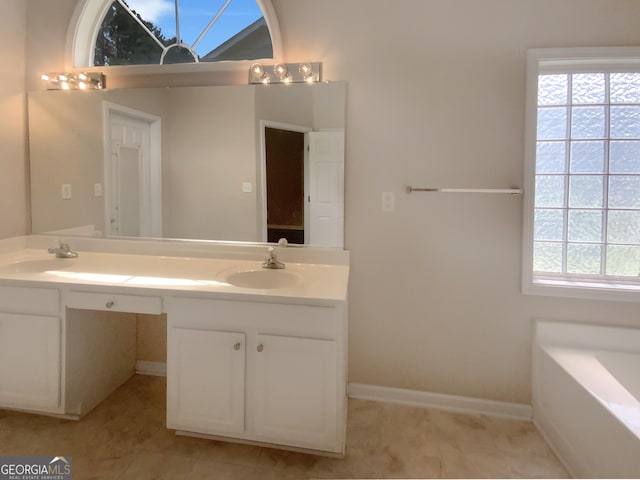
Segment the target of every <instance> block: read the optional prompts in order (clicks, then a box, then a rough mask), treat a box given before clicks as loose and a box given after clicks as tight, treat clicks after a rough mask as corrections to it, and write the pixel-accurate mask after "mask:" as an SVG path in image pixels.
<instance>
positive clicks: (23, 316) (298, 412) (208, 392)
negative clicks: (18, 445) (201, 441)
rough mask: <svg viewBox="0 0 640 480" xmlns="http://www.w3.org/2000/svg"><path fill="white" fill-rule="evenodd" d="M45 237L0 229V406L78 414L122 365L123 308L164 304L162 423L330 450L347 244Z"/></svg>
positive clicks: (337, 438) (343, 349)
mask: <svg viewBox="0 0 640 480" xmlns="http://www.w3.org/2000/svg"><path fill="white" fill-rule="evenodd" d="M55 241H56V238H55V237H47V236H29V237H19V238H13V239H7V240H2V241H0V408H12V409H19V410H25V411H31V412H34V413H42V414H49V415H60V416H66V417H69V418H75V419H78V418H81V417H82V416H83V415H84V414H86V413H87V412H88V411H90V410H91V409H92V408H93V407H94V406H96V405H97V404H98V403H100V402H101V401H102V400H103V399H104V398H105V397H106V396H107V395H109V394H110V393H111V392H112V391H113V390H115V389H116V388H117V387H118V386H119V385H121V384H122V383H123V382H125V381H126V380H127V379H128V378H130V376H131V375H132V374H133V372H134V365H135V334H136V332H135V314H139V313H144V314H165V313H166V315H167V428H170V429H175V430H176V431H177V432H178V433H181V434H186V435H196V436H206V437H211V438H218V439H223V440H224V439H226V440H230V441H239V442H244V443H256V444H269V445H275V446H280V447H282V448H288V449H294V450H302V451H311V452H316V453H324V454H330V455H343V454H344V446H345V427H346V411H347V410H346V404H347V392H346V385H347V283H348V275H349V255H348V252H345V251H343V250H339V249H314V248H291V247H290V248H286V249H277V253H278V256H279V259H280V260H281V261H284V262H285V264H286V268H285V269H284V270H273V271H269V270H265V269H262V268H261V262H262V260H263V258H264V256H265V254H266V251H267V250H266V247H265V246H264V245H257V244H210V243H195V242H168V241H127V240H117V241H113V240H104V239H91V238H77V239H73V240H71V241H70V242H69V243H70V244H71V246H72V248H73V249H74V250H76V251H78V252H79V256H78V257H77V258H74V259H66V258H55V257H54V256H53V255H50V254H48V253H47V248H48V247H51V246H52V245H53V244H54V243H55Z"/></svg>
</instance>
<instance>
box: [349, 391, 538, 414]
mask: <svg viewBox="0 0 640 480" xmlns="http://www.w3.org/2000/svg"><path fill="white" fill-rule="evenodd" d="M349 397H351V398H360V399H363V400H373V401H376V402H386V403H396V404H399V405H412V406H417V407H425V408H435V409H438V410H446V411H450V412H460V413H474V414H482V415H490V416H494V417H505V418H513V419H516V420H526V421H531V419H532V418H533V411H532V408H531V405H526V404H522V403H509V402H498V401H495V400H484V399H481V398H473V397H462V396H458V395H445V394H442V393H432V392H422V391H419V390H406V389H403V388H391V387H379V386H376V385H365V384H362V383H350V384H349Z"/></svg>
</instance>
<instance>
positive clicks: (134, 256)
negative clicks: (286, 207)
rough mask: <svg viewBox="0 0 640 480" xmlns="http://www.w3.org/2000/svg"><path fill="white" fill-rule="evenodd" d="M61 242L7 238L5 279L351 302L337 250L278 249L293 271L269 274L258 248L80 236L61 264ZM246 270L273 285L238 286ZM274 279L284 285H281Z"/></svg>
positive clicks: (1, 278) (0, 249) (344, 261)
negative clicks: (56, 253) (54, 252)
mask: <svg viewBox="0 0 640 480" xmlns="http://www.w3.org/2000/svg"><path fill="white" fill-rule="evenodd" d="M55 240H56V239H55V237H46V236H27V237H16V238H12V239H7V240H1V241H0V282H2V283H5V281H8V282H12V283H16V282H19V283H23V282H29V283H32V284H33V285H34V286H35V285H37V286H42V285H43V284H49V285H56V286H61V285H65V286H70V287H73V288H79V287H88V288H91V289H94V288H95V287H96V286H102V287H117V288H118V290H121V289H123V288H126V289H130V288H135V289H145V290H148V289H150V290H155V291H161V292H173V291H180V292H183V293H184V292H193V293H202V294H204V293H206V294H215V296H225V297H226V296H234V297H235V296H237V295H243V296H246V297H251V298H253V299H256V297H259V298H261V299H265V300H266V299H267V298H270V299H280V300H284V299H291V300H320V301H345V300H346V298H347V285H348V278H349V265H348V252H344V251H337V250H336V249H313V248H309V249H307V248H295V249H294V248H291V247H289V248H286V249H282V248H276V251H277V254H278V257H279V259H280V260H282V261H284V262H285V263H286V268H285V269H284V270H266V269H262V268H261V264H262V261H263V259H264V257H265V255H266V253H267V247H266V246H265V245H258V244H246V245H240V244H230V245H228V246H225V245H222V244H214V245H207V244H205V243H198V244H193V243H189V242H164V241H162V242H154V241H149V242H142V241H133V242H127V241H126V240H125V241H122V240H104V239H91V238H78V239H65V240H66V241H67V242H68V243H69V244H70V246H71V248H72V249H73V250H74V251H76V252H78V257H77V258H72V259H64V258H63V259H61V258H55V256H54V255H52V254H49V253H48V252H47V248H46V247H52V246H55V245H56V242H55ZM142 251H148V252H149V254H146V253H141V252H142ZM290 260H296V261H290ZM304 260H309V261H308V262H306V261H304ZM318 262H326V263H318ZM241 272H252V273H251V274H249V276H251V275H254V274H257V276H258V277H259V278H260V279H263V280H265V283H266V284H267V285H268V286H269V287H271V288H247V287H244V286H239V285H238V284H234V283H236V282H235V281H234V280H233V278H234V277H232V275H233V274H236V273H241ZM253 272H255V273H253ZM243 275H244V274H243ZM272 275H273V279H274V280H277V281H275V282H273V285H271V278H272ZM276 276H278V277H276ZM236 278H237V276H236ZM258 283H263V282H258Z"/></svg>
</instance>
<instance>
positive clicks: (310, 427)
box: [252, 335, 342, 452]
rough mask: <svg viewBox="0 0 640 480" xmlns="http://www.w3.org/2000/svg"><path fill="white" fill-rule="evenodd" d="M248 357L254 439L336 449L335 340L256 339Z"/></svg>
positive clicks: (262, 337) (273, 337) (263, 337)
mask: <svg viewBox="0 0 640 480" xmlns="http://www.w3.org/2000/svg"><path fill="white" fill-rule="evenodd" d="M256 342H257V344H256V346H255V347H254V349H255V351H254V352H252V353H253V355H254V359H255V363H254V367H255V386H254V397H253V405H254V432H255V435H256V439H257V440H260V441H265V442H272V443H277V444H281V445H291V446H298V447H302V448H311V449H319V450H326V451H336V452H340V451H342V450H341V448H342V446H341V445H338V443H339V442H338V438H339V436H338V431H337V430H338V427H337V425H338V423H337V404H338V399H337V386H336V385H337V384H336V382H337V379H336V372H337V370H336V361H337V360H336V358H337V354H336V342H335V341H333V340H317V339H309V338H297V337H283V336H275V335H257V337H256Z"/></svg>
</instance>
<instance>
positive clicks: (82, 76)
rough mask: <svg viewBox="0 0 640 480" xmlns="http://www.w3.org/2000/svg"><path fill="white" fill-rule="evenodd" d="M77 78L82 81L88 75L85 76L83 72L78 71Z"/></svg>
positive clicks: (86, 78)
mask: <svg viewBox="0 0 640 480" xmlns="http://www.w3.org/2000/svg"><path fill="white" fill-rule="evenodd" d="M78 79H79V80H82V81H83V82H84V81H86V80H88V79H89V77H87V76H86V75H85V74H84V73H79V74H78Z"/></svg>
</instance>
